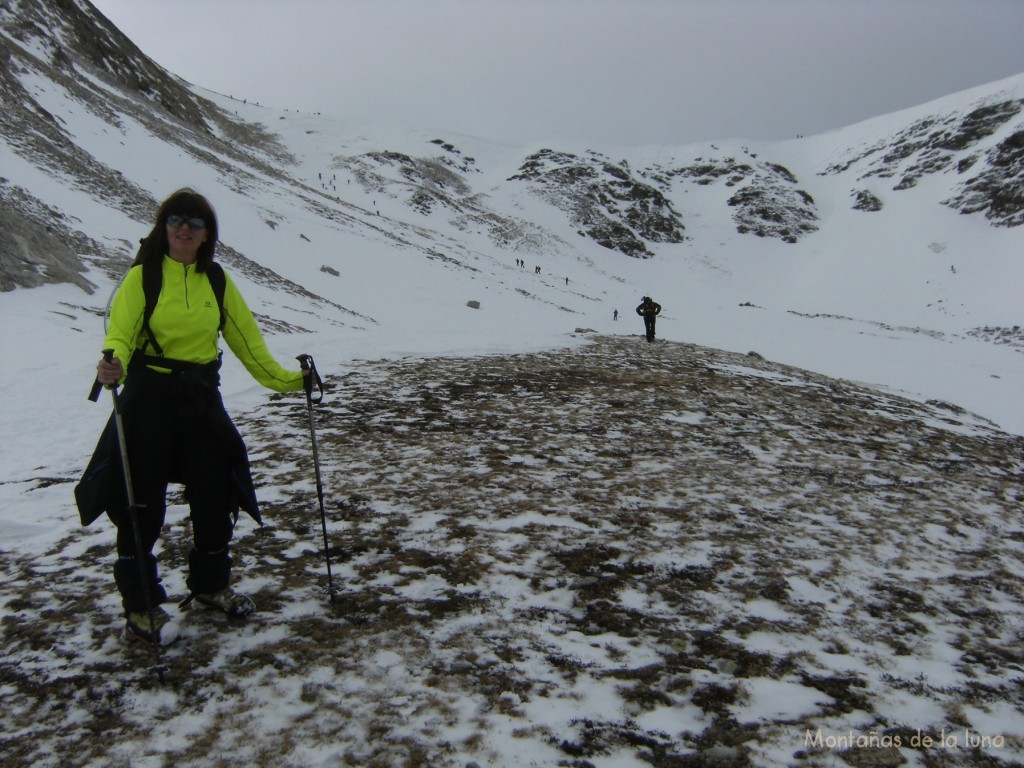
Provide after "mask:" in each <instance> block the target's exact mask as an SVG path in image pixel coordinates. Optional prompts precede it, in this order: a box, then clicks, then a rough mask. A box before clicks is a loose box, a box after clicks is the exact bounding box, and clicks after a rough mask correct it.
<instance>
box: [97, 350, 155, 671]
mask: <svg viewBox="0 0 1024 768" xmlns="http://www.w3.org/2000/svg"><path fill="white" fill-rule="evenodd" d="M103 359H104V360H106V361H107V362H108V363H109V362H112V361H113V359H114V350H112V349H104V350H103ZM102 386H103V385H102V384H100V380H99V378H98V377H97V379H96V382H95V383H94V384H93V385H92V392H91V393H90V395H89V399H90V400H92V401H93V402H95V401H96V400H97V399H98V397H99V391H100V388H101V387H102ZM110 395H111V397H112V398H113V401H114V423H115V424H116V425H117V442H118V444H119V445H120V447H121V466H122V467H123V468H124V487H125V492H126V493H127V495H128V516H129V519H130V520H131V525H132V535H133V538H134V539H135V559H136V560H138V561H139V578H140V580H141V581H140V583H141V584H142V588H143V590H145V593H146V613H147V615H148V616H149V627H150V630H153V629H154V628H155V627H156V621H155V618H156V617H155V614H154V613H153V596H152V595H151V594H150V592H149V574H147V573H146V563H145V560H146V553H145V551H144V550H143V548H142V533H141V532H140V531H139V505H138V504H136V503H135V489H134V488H133V487H132V473H131V469H130V468H129V466H128V443H127V442H126V441H125V437H124V422H123V421H122V419H121V402H120V400H118V399H117V384H113V385H111V387H110ZM154 639H155V640H156V642H155V643H153V653H154V654H155V655H156V666H155V667H153V669H154V670H155V671H156V673H157V676H158V677H159V678H160V682H161V683H166V682H167V681H166V679H165V678H164V672H165V671H166V670H167V667H166V666H165V665H164V663H163V655H162V652H161V650H162V649H161V646H160V636H159V634H157V635H156V636H155V638H154Z"/></svg>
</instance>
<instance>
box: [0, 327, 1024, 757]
mask: <svg viewBox="0 0 1024 768" xmlns="http://www.w3.org/2000/svg"><path fill="white" fill-rule="evenodd" d="M593 341H594V343H592V344H588V345H585V346H581V347H578V348H571V349H566V350H557V351H552V352H549V353H544V354H532V355H511V356H491V357H482V358H441V359H419V358H408V359H403V360H399V361H391V362H378V363H368V364H365V365H362V366H360V367H359V368H358V369H357V370H354V371H353V372H351V373H349V374H348V375H345V376H343V377H339V378H337V379H335V380H333V381H329V382H328V396H327V398H326V399H325V401H324V402H323V404H321V405H320V406H317V407H316V410H315V418H316V424H317V437H318V444H319V450H320V455H321V463H322V467H323V476H324V485H325V489H326V500H325V501H326V511H327V518H328V529H329V536H330V544H331V549H330V554H331V559H332V572H333V581H334V585H335V589H336V595H335V599H334V601H333V602H331V601H330V600H329V598H328V594H327V591H326V587H327V575H326V567H325V558H324V551H323V543H322V533H321V528H320V519H319V512H318V505H317V501H316V496H315V494H314V492H313V490H312V489H313V466H312V463H311V446H310V439H309V430H308V420H307V411H306V406H305V400H304V398H302V397H301V396H274V397H273V398H272V399H271V400H270V401H269V403H268V405H267V406H266V407H263V408H261V409H260V410H259V411H258V412H251V413H242V414H237V421H238V423H239V425H240V427H241V428H242V431H243V432H244V433H245V434H246V436H247V439H248V441H249V447H250V453H251V457H252V460H253V463H254V467H255V470H256V474H257V482H258V484H259V485H261V487H262V489H263V490H262V496H263V498H264V516H265V518H266V520H267V522H268V523H269V526H268V528H267V529H265V530H263V531H260V532H255V531H254V529H253V526H252V523H251V522H250V521H248V520H243V521H242V522H240V524H239V530H238V535H237V538H236V546H235V556H236V561H237V562H236V574H237V585H238V586H239V587H240V588H242V589H243V590H245V591H248V592H249V593H250V594H252V595H253V596H254V597H255V599H256V600H257V602H258V603H259V605H260V608H261V612H260V613H258V614H257V615H255V616H253V617H251V619H250V620H248V621H247V622H244V623H240V624H232V623H231V622H228V621H226V620H218V617H217V616H210V615H209V614H208V613H205V612H203V611H199V610H192V611H188V612H186V613H185V614H184V616H183V618H182V623H183V638H182V640H180V641H179V642H178V643H177V644H175V645H173V646H171V647H170V648H169V649H168V650H167V651H166V662H167V664H168V667H169V671H168V682H167V684H166V685H165V686H161V685H160V684H159V683H158V681H157V679H156V677H155V676H154V675H153V674H152V673H151V672H148V671H147V669H148V667H149V665H150V664H151V662H152V659H151V656H150V655H149V653H148V652H146V651H144V650H142V649H139V648H135V647H126V645H125V644H124V642H123V641H122V640H121V639H120V638H119V629H120V626H121V621H122V620H121V617H120V614H119V601H118V599H117V597H116V595H115V594H114V588H113V584H112V582H111V578H110V577H109V575H108V570H109V567H110V564H111V550H112V533H111V531H110V529H109V526H105V525H104V524H103V522H99V523H97V524H96V525H94V526H93V527H91V528H88V529H82V530H81V531H80V532H78V533H76V534H75V535H73V536H70V537H69V538H68V539H67V540H65V541H62V542H60V544H59V545H58V546H56V547H55V548H54V549H53V550H52V551H48V552H40V553H38V555H35V556H31V557H29V556H13V555H5V557H4V559H3V566H2V569H3V578H2V579H0V584H2V586H0V604H2V606H3V611H2V613H3V619H2V629H3V643H2V651H0V692H2V696H3V701H4V706H3V710H2V714H0V718H2V729H0V732H2V736H0V763H2V764H3V765H5V766H30V765H31V766H57V765H60V766H101V765H102V766H128V765H131V766H172V765H173V766H181V765H204V766H236V765H237V766H241V765H261V766H310V765H332V766H333V765H337V766H343V765H351V766H437V767H441V766H453V767H454V766H471V765H477V766H509V767H512V766H516V767H517V768H518V767H521V766H531V765H536V766H556V765H560V766H572V767H573V768H584V767H585V766H610V765H637V766H644V765H650V766H659V767H664V766H698V765H721V766H766V765H805V766H835V765H850V766H890V765H891V766H895V765H899V764H902V763H909V764H916V765H926V766H952V765H970V766H1011V765H1020V764H1021V761H1022V760H1024V727H1022V725H1021V724H1022V723H1024V653H1022V648H1024V634H1022V627H1024V603H1022V596H1021V592H1020V581H1021V578H1022V576H1024V555H1022V546H1021V545H1022V542H1024V523H1022V520H1021V517H1020V510H1021V502H1022V500H1024V463H1022V462H1024V453H1022V452H1024V439H1022V438H1019V437H1012V436H1009V435H1006V434H1003V433H1000V432H998V431H996V430H994V429H991V428H990V427H989V426H988V425H987V424H986V423H984V422H983V421H981V420H979V419H977V418H974V417H972V416H971V415H970V414H967V413H964V412H962V411H960V410H959V409H955V408H952V407H949V406H945V405H943V404H941V403H932V404H927V405H925V404H919V403H915V402H911V401H908V400H904V399H901V398H899V397H895V396H890V395H887V394H883V393H879V392H877V391H872V390H868V389H865V388H862V387H859V386H856V385H853V384H850V383H848V382H842V381H835V380H829V379H827V378H824V377H822V376H819V375H815V374H811V373H808V372H805V371H800V370H796V369H791V368H786V367H783V366H779V365H775V364H773V363H771V362H767V361H764V360H762V359H760V358H759V357H757V356H754V355H748V356H744V355H737V354H729V353H725V352H719V351H713V350H709V349H706V348H701V347H696V346H692V345H687V344H679V343H662V342H658V343H655V344H653V345H648V344H646V343H644V342H643V341H642V340H640V339H639V338H637V337H611V338H607V337H606V338H595V339H594V340H593ZM72 481H73V479H72V478H70V477H66V478H40V480H39V485H40V487H42V486H45V485H52V484H53V483H65V484H66V485H67V488H68V493H69V494H70V492H71V483H72ZM178 501H179V502H180V499H178ZM169 519H170V527H169V530H168V532H167V535H166V536H165V541H164V551H163V554H162V564H163V565H162V567H163V573H164V576H165V582H166V584H167V586H168V588H169V590H170V591H171V592H172V593H176V594H179V595H180V594H181V590H182V585H183V573H182V569H183V567H184V564H185V558H186V554H187V550H188V545H189V524H188V521H187V514H186V513H185V511H184V508H183V507H181V506H180V505H175V506H172V508H171V511H170V515H169ZM188 722H191V723H192V724H193V725H192V726H191V728H187V727H184V726H183V725H182V724H183V723H188ZM183 730H185V731H190V732H192V733H193V737H192V738H191V739H188V740H187V741H184V740H180V739H177V738H170V737H169V734H180V733H181V732H182V731H183ZM972 733H973V734H974V735H975V736H976V737H978V738H982V737H984V738H985V739H988V741H987V742H985V743H984V744H978V745H975V746H974V747H973V748H972V746H971V744H970V743H969V742H968V738H969V734H972ZM951 735H956V738H957V739H958V740H959V743H958V745H957V746H956V748H953V746H952V745H947V746H946V747H944V748H940V747H939V746H936V743H937V742H938V740H939V739H940V737H946V738H949V737H951ZM915 738H916V742H915ZM924 738H931V739H933V740H934V741H933V742H932V744H931V745H930V746H927V745H926V742H923V741H922V739H924ZM915 744H916V746H915Z"/></svg>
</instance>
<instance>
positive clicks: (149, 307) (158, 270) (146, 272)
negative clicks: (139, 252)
mask: <svg viewBox="0 0 1024 768" xmlns="http://www.w3.org/2000/svg"><path fill="white" fill-rule="evenodd" d="M163 282H164V273H163V265H162V264H161V263H160V262H158V261H143V262H142V291H143V293H144V294H145V296H146V308H145V309H144V310H143V312H142V330H144V331H145V332H146V342H145V344H143V346H142V351H143V352H145V351H146V346H147V345H152V347H153V351H154V352H155V353H156V354H158V355H163V353H164V351H163V349H162V348H161V347H160V343H159V342H158V341H157V340H156V336H154V335H153V331H152V329H151V328H150V327H149V318H150V317H152V316H153V310H154V309H155V308H156V303H157V302H158V301H159V300H160V289H161V288H162V287H163Z"/></svg>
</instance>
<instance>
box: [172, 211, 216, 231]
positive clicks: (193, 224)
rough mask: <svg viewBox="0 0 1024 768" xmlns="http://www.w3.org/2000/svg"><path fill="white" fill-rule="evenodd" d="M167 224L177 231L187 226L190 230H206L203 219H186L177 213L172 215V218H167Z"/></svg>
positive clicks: (196, 217) (195, 217)
mask: <svg viewBox="0 0 1024 768" xmlns="http://www.w3.org/2000/svg"><path fill="white" fill-rule="evenodd" d="M167 223H168V224H169V225H170V226H172V227H174V228H175V229H179V228H181V227H183V226H185V225H186V224H188V227H189V229H206V222H205V221H204V220H203V219H200V218H199V217H198V216H193V217H192V218H185V217H184V216H179V215H178V214H176V213H172V214H171V215H170V216H168V217H167Z"/></svg>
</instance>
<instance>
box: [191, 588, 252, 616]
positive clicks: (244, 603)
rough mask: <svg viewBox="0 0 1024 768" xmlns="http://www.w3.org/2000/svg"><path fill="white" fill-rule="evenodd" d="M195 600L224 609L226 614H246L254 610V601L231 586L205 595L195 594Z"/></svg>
mask: <svg viewBox="0 0 1024 768" xmlns="http://www.w3.org/2000/svg"><path fill="white" fill-rule="evenodd" d="M195 598H196V602H199V603H202V604H203V605H206V606H209V607H210V608H216V609H217V610H219V611H224V613H226V614H227V615H228V616H236V617H241V616H248V615H249V614H250V613H255V612H256V603H254V602H253V601H252V600H251V599H250V598H249V597H247V596H246V595H243V594H242V593H241V592H235V590H233V589H232V588H231V587H227V588H226V589H222V590H221V591H220V592H213V593H211V594H207V595H198V594H197V595H196V596H195Z"/></svg>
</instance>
